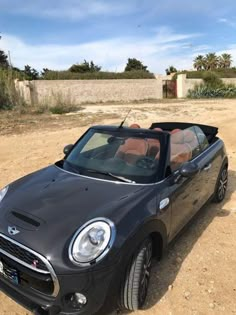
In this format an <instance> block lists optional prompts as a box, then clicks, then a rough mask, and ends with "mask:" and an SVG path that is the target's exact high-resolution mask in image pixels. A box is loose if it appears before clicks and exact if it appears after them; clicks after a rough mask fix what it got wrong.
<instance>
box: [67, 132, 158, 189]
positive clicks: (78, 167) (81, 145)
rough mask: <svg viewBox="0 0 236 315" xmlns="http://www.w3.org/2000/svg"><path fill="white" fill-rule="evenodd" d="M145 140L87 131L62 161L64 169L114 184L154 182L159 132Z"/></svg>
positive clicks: (125, 134)
mask: <svg viewBox="0 0 236 315" xmlns="http://www.w3.org/2000/svg"><path fill="white" fill-rule="evenodd" d="M153 134H154V135H153V136H152V135H151V136H150V137H149V136H148V137H146V136H145V137H144V135H143V134H141V135H140V134H137V136H136V135H133V134H132V133H131V135H129V133H127V132H126V133H124V132H122V130H121V131H119V130H118V129H117V130H116V131H103V130H95V129H90V130H89V131H88V132H87V133H86V134H85V136H84V137H83V138H82V139H81V140H80V141H79V142H78V143H77V145H76V146H75V147H74V148H73V150H72V151H71V153H70V154H69V155H68V156H67V157H66V158H65V160H64V161H63V168H64V169H67V170H69V171H71V172H75V173H78V174H81V175H85V176H90V177H97V178H102V179H107V180H113V181H121V182H133V183H152V182H155V181H156V179H157V173H158V166H159V158H160V140H159V139H158V133H155V132H153Z"/></svg>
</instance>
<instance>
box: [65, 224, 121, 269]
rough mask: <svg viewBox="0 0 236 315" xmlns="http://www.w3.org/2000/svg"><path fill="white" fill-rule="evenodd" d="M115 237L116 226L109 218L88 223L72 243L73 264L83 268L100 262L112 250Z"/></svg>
mask: <svg viewBox="0 0 236 315" xmlns="http://www.w3.org/2000/svg"><path fill="white" fill-rule="evenodd" d="M115 236H116V228H115V225H114V223H113V222H112V221H110V220H109V219H107V218H95V219H92V220H90V221H88V222H86V223H85V224H84V225H83V226H82V227H80V228H79V229H78V230H77V231H76V233H75V234H74V236H73V238H72V240H71V242H70V245H69V258H70V260H71V262H73V263H74V264H76V265H79V266H82V267H87V266H91V265H92V264H95V263H97V262H99V261H100V260H101V259H102V258H103V257H104V256H106V255H107V253H108V252H109V250H110V249H111V247H112V245H113V243H114V241H115Z"/></svg>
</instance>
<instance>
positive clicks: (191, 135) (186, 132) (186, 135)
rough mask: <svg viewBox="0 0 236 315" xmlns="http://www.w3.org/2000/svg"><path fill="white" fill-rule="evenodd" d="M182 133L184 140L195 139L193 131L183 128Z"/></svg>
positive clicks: (190, 140)
mask: <svg viewBox="0 0 236 315" xmlns="http://www.w3.org/2000/svg"><path fill="white" fill-rule="evenodd" d="M183 133H184V142H192V141H193V140H194V139H195V134H194V132H193V131H191V130H188V129H185V130H184V131H183Z"/></svg>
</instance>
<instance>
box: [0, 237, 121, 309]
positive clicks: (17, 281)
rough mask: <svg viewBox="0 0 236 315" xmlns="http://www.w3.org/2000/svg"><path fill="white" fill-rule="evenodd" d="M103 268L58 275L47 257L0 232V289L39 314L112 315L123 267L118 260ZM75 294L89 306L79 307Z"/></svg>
mask: <svg viewBox="0 0 236 315" xmlns="http://www.w3.org/2000/svg"><path fill="white" fill-rule="evenodd" d="M102 266H103V264H101V265H99V266H97V265H94V266H91V267H90V268H89V269H84V270H78V272H77V270H75V269H73V271H71V273H70V272H68V273H67V274H64V275H63V274H56V273H55V271H54V269H53V266H52V265H51V263H50V262H49V261H48V260H47V259H46V258H45V257H44V256H42V255H41V254H39V253H37V252H35V251H33V250H32V249H29V248H27V247H25V246H24V245H22V244H20V243H18V242H16V241H14V240H12V239H11V238H9V237H7V236H5V235H3V234H1V233H0V289H1V290H2V291H4V292H5V293H6V294H7V295H9V296H10V297H12V298H13V299H14V300H16V302H18V303H19V304H21V305H22V306H24V307H25V308H27V309H29V310H30V311H33V312H34V313H36V314H47V315H56V314H61V315H62V314H78V315H80V314H81V315H92V314H98V315H99V314H102V315H105V314H109V313H110V311H112V310H114V308H115V307H116V306H117V301H118V297H119V289H120V282H121V279H122V277H121V274H123V271H122V269H123V268H124V267H123V266H124V264H122V263H121V257H119V259H117V260H116V259H113V263H111V262H110V263H109V266H106V267H102ZM98 267H100V268H98ZM112 284H115V285H112ZM75 293H79V294H82V295H83V296H85V297H86V299H87V302H86V304H81V303H80V304H79V305H78V303H77V302H78V301H77V300H76V301H75V300H74V297H75Z"/></svg>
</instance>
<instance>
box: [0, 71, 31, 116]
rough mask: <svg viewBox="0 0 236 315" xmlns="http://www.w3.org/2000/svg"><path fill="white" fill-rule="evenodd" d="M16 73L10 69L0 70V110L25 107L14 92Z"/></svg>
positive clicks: (16, 92)
mask: <svg viewBox="0 0 236 315" xmlns="http://www.w3.org/2000/svg"><path fill="white" fill-rule="evenodd" d="M15 79H16V73H15V72H14V71H12V70H11V69H0V110H4V109H5V110H6V109H12V108H13V107H17V106H18V107H22V106H25V103H24V101H23V99H22V97H21V96H20V94H19V92H18V91H17V90H16V87H15V82H14V80H15Z"/></svg>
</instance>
